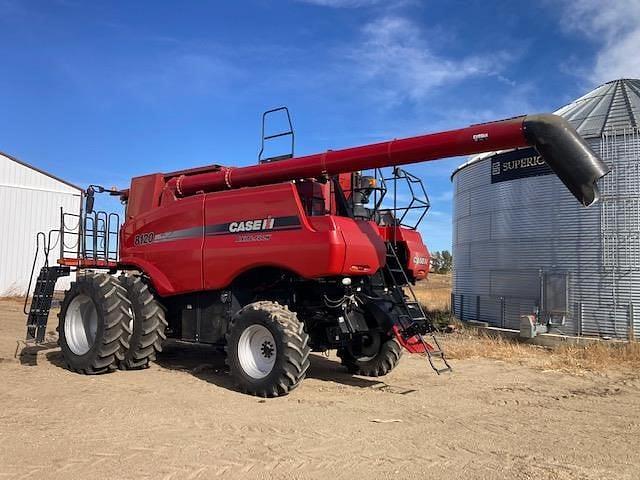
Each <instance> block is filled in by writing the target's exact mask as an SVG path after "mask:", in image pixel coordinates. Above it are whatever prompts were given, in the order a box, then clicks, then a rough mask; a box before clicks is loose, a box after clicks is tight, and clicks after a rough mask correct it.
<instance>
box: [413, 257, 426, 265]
mask: <svg viewBox="0 0 640 480" xmlns="http://www.w3.org/2000/svg"><path fill="white" fill-rule="evenodd" d="M413 264H414V265H426V264H427V258H426V257H418V256H416V257H413Z"/></svg>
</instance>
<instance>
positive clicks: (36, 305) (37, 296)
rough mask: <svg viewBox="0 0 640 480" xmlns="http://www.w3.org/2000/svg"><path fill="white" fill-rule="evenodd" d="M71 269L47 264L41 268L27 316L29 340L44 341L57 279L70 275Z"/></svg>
mask: <svg viewBox="0 0 640 480" xmlns="http://www.w3.org/2000/svg"><path fill="white" fill-rule="evenodd" d="M70 271H71V269H70V268H69V267H59V266H54V267H49V266H47V265H45V266H44V267H42V268H41V269H40V274H39V275H38V279H37V280H36V285H35V287H34V289H33V298H32V299H31V308H30V309H29V316H28V318H27V342H33V341H35V343H36V344H38V343H42V342H43V341H44V336H45V333H46V331H47V319H48V318H49V311H50V310H51V302H52V300H53V290H54V288H55V286H56V281H57V280H58V278H60V277H66V276H67V275H69V273H70ZM27 295H28V292H27ZM25 310H26V301H25Z"/></svg>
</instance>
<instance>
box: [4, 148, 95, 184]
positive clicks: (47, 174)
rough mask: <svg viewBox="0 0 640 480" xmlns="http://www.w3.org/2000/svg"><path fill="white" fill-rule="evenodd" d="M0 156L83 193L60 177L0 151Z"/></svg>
mask: <svg viewBox="0 0 640 480" xmlns="http://www.w3.org/2000/svg"><path fill="white" fill-rule="evenodd" d="M0 155H2V156H3V157H6V158H8V159H9V160H12V161H14V162H16V163H19V164H20V165H23V166H25V167H27V168H30V169H31V170H35V171H36V172H38V173H41V174H42V175H45V176H47V177H49V178H52V179H54V180H56V181H58V182H60V183H64V184H65V185H68V186H69V187H71V188H75V189H76V190H79V191H81V192H82V191H84V190H83V189H82V188H81V187H79V186H77V185H74V184H73V183H70V182H67V181H66V180H63V179H62V178H60V177H56V176H55V175H53V174H52V173H49V172H45V171H44V170H41V169H40V168H38V167H34V166H33V165H31V164H30V163H27V162H23V161H22V160H20V159H18V158H16V157H14V156H13V155H9V154H8V153H4V152H2V151H0Z"/></svg>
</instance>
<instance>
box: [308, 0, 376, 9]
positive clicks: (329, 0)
mask: <svg viewBox="0 0 640 480" xmlns="http://www.w3.org/2000/svg"><path fill="white" fill-rule="evenodd" d="M298 1H299V2H301V3H309V4H311V5H318V6H320V7H332V8H357V7H369V6H372V5H376V4H380V3H382V2H381V0H298Z"/></svg>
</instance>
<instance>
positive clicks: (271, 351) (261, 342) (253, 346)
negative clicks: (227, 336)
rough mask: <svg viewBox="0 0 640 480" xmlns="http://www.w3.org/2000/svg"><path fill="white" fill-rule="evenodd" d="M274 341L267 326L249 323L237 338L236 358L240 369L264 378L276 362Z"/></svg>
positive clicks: (255, 376) (253, 375)
mask: <svg viewBox="0 0 640 480" xmlns="http://www.w3.org/2000/svg"><path fill="white" fill-rule="evenodd" d="M277 353H278V352H277V349H276V341H275V339H274V338H273V335H272V334H271V332H270V331H269V329H268V328H267V327H264V326H262V325H251V326H249V327H247V328H246V329H245V330H244V332H242V335H240V340H238V360H239V361H240V366H241V367H242V370H244V372H245V373H246V374H247V375H249V376H250V377H252V378H256V379H259V378H264V377H266V376H267V375H269V373H271V370H273V365H274V364H275V363H276V355H277Z"/></svg>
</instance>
